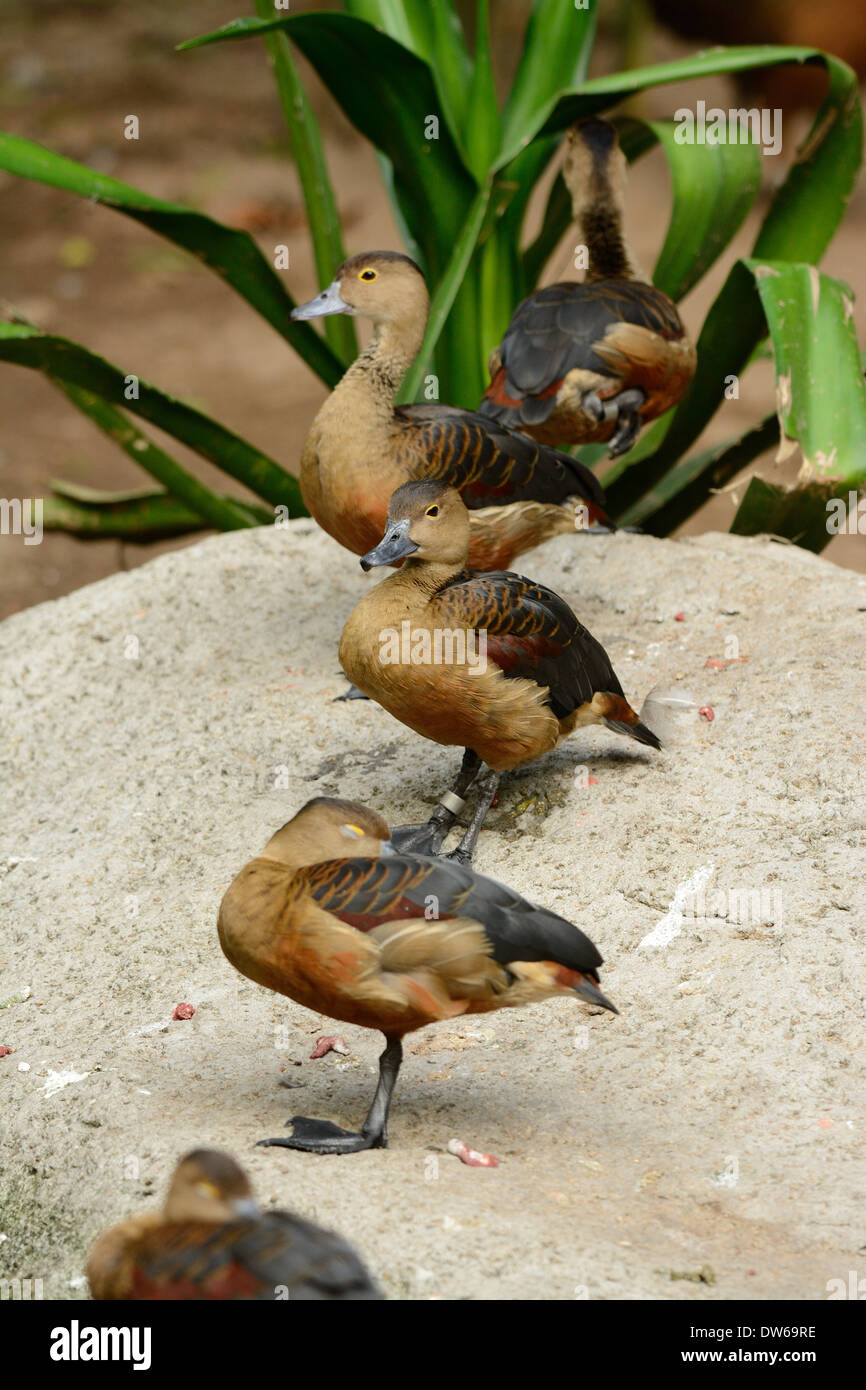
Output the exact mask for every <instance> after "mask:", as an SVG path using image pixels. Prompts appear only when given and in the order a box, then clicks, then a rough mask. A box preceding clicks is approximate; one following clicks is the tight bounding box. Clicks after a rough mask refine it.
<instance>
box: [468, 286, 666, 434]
mask: <svg viewBox="0 0 866 1390" xmlns="http://www.w3.org/2000/svg"><path fill="white" fill-rule="evenodd" d="M618 324H633V325H635V326H637V327H639V328H646V329H648V330H650V331H651V332H654V333H658V334H659V336H660V337H662V338H664V339H666V340H669V341H675V340H677V339H679V338H681V337H682V336H683V334H684V332H685V330H684V328H683V323H682V320H681V318H680V316H679V314H678V313H677V310H676V306H675V305H674V304H673V302H672V301H671V300H670V299H669V298H668V297H667V295H666V294H663V293H662V292H661V290H657V289H655V288H654V286H652V285H647V284H645V283H643V282H642V281H639V280H596V281H594V282H592V283H590V284H585V285H579V284H571V283H563V284H556V285H548V286H547V288H546V289H543V290H537V291H536V292H535V293H534V294H531V295H530V296H529V297H528V299H524V301H523V303H522V304H519V305H518V306H517V308H516V309H515V311H514V314H513V315H512V318H511V322H510V324H509V325H508V328H507V329H506V332H505V336H504V338H503V339H502V343H501V344H500V347H499V360H500V364H501V368H502V371H503V372H504V377H501V378H500V379H497V381H496V382H495V384H494V385H492V386H491V387H490V388H488V392H487V393H486V395H485V399H484V400H483V401H482V402H481V405H480V407H479V410H480V413H481V414H482V416H486V417H492V418H498V417H499V415H500V414H501V413H502V411H503V409H505V408H506V407H505V406H504V405H503V402H504V400H505V399H506V398H507V400H508V401H510V402H511V403H512V406H518V405H521V406H522V409H523V411H524V412H528V414H526V415H525V418H524V414H523V413H522V414H521V416H520V419H521V420H523V421H524V423H526V424H538V423H540V421H541V420H543V419H546V418H547V416H548V415H549V414H550V412H551V411H552V410H553V408H554V406H555V404H556V393H557V391H558V389H559V387H560V386H561V384H562V382H563V380H564V378H565V377H566V376H567V375H568V373H569V372H571V371H574V370H576V369H583V370H584V371H589V372H597V373H599V374H601V375H602V376H611V375H615V373H613V372H612V370H611V365H610V362H609V360H608V359H607V357H606V356H605V355H604V352H603V347H602V344H603V341H604V337H605V334H606V333H607V332H608V331H609V330H611V329H612V328H615V327H616V326H617V325H618ZM494 395H495V399H494V398H493V397H494Z"/></svg>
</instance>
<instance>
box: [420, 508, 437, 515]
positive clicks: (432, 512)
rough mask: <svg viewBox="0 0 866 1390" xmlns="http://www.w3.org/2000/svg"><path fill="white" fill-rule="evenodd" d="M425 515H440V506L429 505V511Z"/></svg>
mask: <svg viewBox="0 0 866 1390" xmlns="http://www.w3.org/2000/svg"><path fill="white" fill-rule="evenodd" d="M424 515H425V516H438V515H439V508H438V507H428V508H427V511H426V512H425V514H424Z"/></svg>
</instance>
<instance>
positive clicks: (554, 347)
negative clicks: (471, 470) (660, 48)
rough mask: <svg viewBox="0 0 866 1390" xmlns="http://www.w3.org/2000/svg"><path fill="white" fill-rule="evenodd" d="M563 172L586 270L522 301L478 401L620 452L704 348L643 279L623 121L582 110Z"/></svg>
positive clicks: (524, 424) (568, 439)
mask: <svg viewBox="0 0 866 1390" xmlns="http://www.w3.org/2000/svg"><path fill="white" fill-rule="evenodd" d="M562 172H563V178H564V179H565V183H566V186H567V188H568V191H569V193H570V194H571V199H572V206H573V209H574V220H575V222H576V224H577V230H578V235H579V236H580V238H581V240H582V242H583V244H584V245H585V247H586V251H587V253H588V264H587V270H586V279H585V280H584V282H583V283H582V284H578V283H575V282H562V283H560V284H556V285H548V286H547V288H545V289H542V290H536V291H535V293H534V294H531V295H529V297H528V298H527V299H524V300H523V302H522V303H521V304H519V305H518V307H517V308H516V309H515V311H514V314H513V316H512V319H511V323H510V324H509V325H508V329H507V331H506V333H505V337H504V338H503V339H502V343H501V344H500V346H499V347H498V348H496V349H494V351H493V353H492V355H491V358H490V363H489V370H490V378H491V380H490V385H489V387H488V388H487V391H486V392H485V394H484V399H483V401H482V402H481V405H480V406H479V411H480V413H481V414H482V415H484V416H486V417H487V418H488V419H491V420H496V421H497V422H498V423H499V424H500V425H510V426H512V427H513V428H515V429H518V430H522V431H523V432H524V433H526V434H529V435H531V436H532V438H533V439H537V440H539V441H541V442H542V443H544V444H586V443H590V442H597V441H609V443H610V455H611V457H612V458H615V457H616V456H617V455H619V454H624V453H626V452H627V451H628V450H629V449H630V448H631V446H632V445H633V444H634V442H635V439H636V437H637V433H638V430H639V429H640V428H641V426H642V425H644V424H646V422H647V421H648V420H654V419H655V417H656V416H657V415H661V414H663V412H664V411H666V410H668V409H669V408H670V407H671V406H672V405H676V403H677V401H678V400H679V399H680V397H681V396H682V395H683V394H684V392H685V390H686V387H687V386H688V385H689V382H690V381H691V379H692V377H693V376H694V374H695V365H696V362H697V356H696V353H695V348H694V344H693V343H692V342H691V340H690V339H689V338H688V336H687V334H686V331H685V328H684V327H683V323H682V320H681V318H680V316H679V313H678V312H677V309H676V306H675V305H674V303H673V301H672V300H671V299H669V298H668V296H667V295H666V294H663V293H662V291H661V290H657V289H656V288H655V287H654V286H653V285H650V284H648V283H647V282H646V281H645V280H644V279H643V277H642V275H641V272H640V270H639V269H638V267H637V265H636V264H635V261H634V258H633V256H632V254H631V251H630V250H629V248H628V245H627V243H626V240H625V234H624V231H623V217H624V195H625V183H626V159H625V155H624V154H623V153H622V150H621V149H620V147H619V138H618V136H617V133H616V130H615V128H614V127H613V126H612V125H610V124H609V123H608V122H607V121H602V120H599V119H597V118H591V119H589V120H584V121H579V122H578V124H577V125H575V126H574V127H572V129H571V131H570V132H569V146H568V151H567V153H566V157H565V165H564V167H563V171H562Z"/></svg>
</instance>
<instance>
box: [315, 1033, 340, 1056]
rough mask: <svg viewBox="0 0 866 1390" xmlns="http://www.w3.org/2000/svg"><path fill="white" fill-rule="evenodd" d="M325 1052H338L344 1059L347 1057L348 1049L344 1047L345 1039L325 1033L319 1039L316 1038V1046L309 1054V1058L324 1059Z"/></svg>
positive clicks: (335, 1034)
mask: <svg viewBox="0 0 866 1390" xmlns="http://www.w3.org/2000/svg"><path fill="white" fill-rule="evenodd" d="M327 1052H340V1053H342V1055H343V1056H344V1057H348V1055H349V1049H348V1047H347V1046H346V1039H345V1038H344V1037H342V1036H341V1034H340V1033H327V1034H325V1035H324V1036H323V1037H321V1038H316V1046H315V1047H314V1048H313V1050H312V1052H311V1053H310V1057H311V1058H313V1057H324V1056H325V1054H326V1053H327Z"/></svg>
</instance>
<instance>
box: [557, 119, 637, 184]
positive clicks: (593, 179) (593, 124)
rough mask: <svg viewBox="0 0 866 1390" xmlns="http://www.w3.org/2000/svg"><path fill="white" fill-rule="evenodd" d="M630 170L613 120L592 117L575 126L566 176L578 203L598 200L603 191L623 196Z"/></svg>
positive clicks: (572, 129)
mask: <svg viewBox="0 0 866 1390" xmlns="http://www.w3.org/2000/svg"><path fill="white" fill-rule="evenodd" d="M627 170H628V161H627V160H626V157H625V155H624V154H623V152H622V150H621V149H620V147H619V135H618V134H617V131H616V127H615V126H612V125H611V124H610V121H603V120H600V119H599V117H597V116H588V117H587V118H586V119H585V120H583V121H578V122H577V123H576V124H575V125H573V126H572V127H571V129H570V130H569V132H568V140H567V144H566V149H565V163H564V164H563V166H562V177H563V179H564V180H565V186H566V188H567V189H568V191H569V193H570V194H571V197H572V201H573V202H574V203H575V204H578V205H581V206H582V205H584V204H586V203H588V202H590V201H591V200H592V199H594V198H598V197H599V195H600V192H601V190H605V191H609V193H613V194H614V195H615V196H617V197H621V196H623V195H624V193H625V184H626V176H627Z"/></svg>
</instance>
